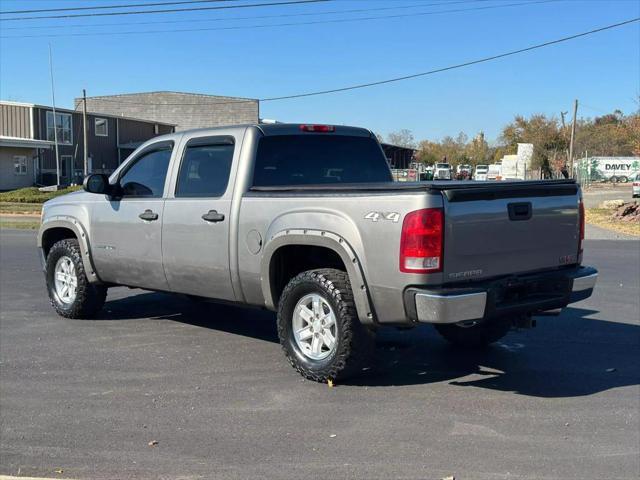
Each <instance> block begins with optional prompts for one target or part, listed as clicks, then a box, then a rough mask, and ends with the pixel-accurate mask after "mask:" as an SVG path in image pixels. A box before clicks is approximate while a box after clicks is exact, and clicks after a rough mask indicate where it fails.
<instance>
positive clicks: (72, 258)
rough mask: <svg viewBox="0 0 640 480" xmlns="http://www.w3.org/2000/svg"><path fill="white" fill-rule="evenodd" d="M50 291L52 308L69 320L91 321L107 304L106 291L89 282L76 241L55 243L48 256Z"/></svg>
mask: <svg viewBox="0 0 640 480" xmlns="http://www.w3.org/2000/svg"><path fill="white" fill-rule="evenodd" d="M45 275H46V281H47V291H48V293H49V299H50V300H51V305H53V308H55V310H56V312H58V314H59V315H62V316H63V317H67V318H89V317H92V316H93V315H95V314H96V313H97V312H98V311H99V310H100V309H101V308H102V306H103V305H104V302H105V299H106V298H107V288H106V287H104V286H102V285H94V284H91V283H89V280H88V279H87V275H86V274H85V271H84V265H83V263H82V257H81V255H80V246H79V245H78V241H77V240H76V239H75V238H73V239H72V238H67V239H65V240H60V241H59V242H57V243H55V244H54V245H53V247H51V250H49V254H48V255H47V264H46V273H45Z"/></svg>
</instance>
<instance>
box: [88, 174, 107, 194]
mask: <svg viewBox="0 0 640 480" xmlns="http://www.w3.org/2000/svg"><path fill="white" fill-rule="evenodd" d="M82 187H83V188H84V190H85V191H87V192H89V193H98V194H103V195H110V194H111V190H112V186H111V185H109V177H108V176H107V175H104V174H102V173H92V174H91V175H87V176H86V177H85V178H84V182H83V183H82Z"/></svg>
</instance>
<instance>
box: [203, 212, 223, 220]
mask: <svg viewBox="0 0 640 480" xmlns="http://www.w3.org/2000/svg"><path fill="white" fill-rule="evenodd" d="M202 219H203V220H204V221H205V222H221V221H223V220H224V214H222V213H218V212H217V211H216V210H209V211H208V212H207V213H205V214H204V215H202Z"/></svg>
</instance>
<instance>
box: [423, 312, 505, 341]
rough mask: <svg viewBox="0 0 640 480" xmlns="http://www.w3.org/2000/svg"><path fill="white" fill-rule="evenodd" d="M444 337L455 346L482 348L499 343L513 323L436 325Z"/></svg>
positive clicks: (500, 320) (497, 321)
mask: <svg viewBox="0 0 640 480" xmlns="http://www.w3.org/2000/svg"><path fill="white" fill-rule="evenodd" d="M434 327H436V330H437V331H438V333H439V334H440V335H442V337H443V338H444V339H445V340H447V341H448V342H449V343H452V344H453V345H456V346H460V347H466V348H481V347H485V346H487V345H489V344H491V343H494V342H497V341H498V340H500V339H501V338H502V337H504V336H505V335H506V334H507V333H509V330H510V329H511V322H510V321H508V320H504V319H499V320H493V321H489V322H482V323H475V324H473V323H472V324H450V325H445V324H442V325H434Z"/></svg>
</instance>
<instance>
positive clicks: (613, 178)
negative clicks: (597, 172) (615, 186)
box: [609, 175, 618, 183]
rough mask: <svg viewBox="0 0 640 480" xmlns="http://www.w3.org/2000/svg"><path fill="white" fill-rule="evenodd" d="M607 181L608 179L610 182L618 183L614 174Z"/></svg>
mask: <svg viewBox="0 0 640 480" xmlns="http://www.w3.org/2000/svg"><path fill="white" fill-rule="evenodd" d="M609 181H610V182H611V183H618V177H616V176H615V175H614V176H613V177H611V178H609Z"/></svg>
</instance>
